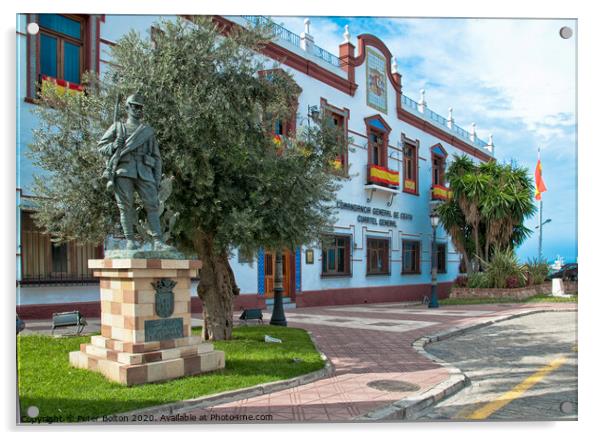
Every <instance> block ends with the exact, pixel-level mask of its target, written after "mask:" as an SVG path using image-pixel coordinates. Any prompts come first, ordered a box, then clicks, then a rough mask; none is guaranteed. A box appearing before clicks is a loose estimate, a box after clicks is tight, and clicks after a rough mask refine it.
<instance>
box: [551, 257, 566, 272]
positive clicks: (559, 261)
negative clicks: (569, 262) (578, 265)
mask: <svg viewBox="0 0 602 440" xmlns="http://www.w3.org/2000/svg"><path fill="white" fill-rule="evenodd" d="M562 266H564V258H562V257H561V256H560V255H557V256H556V260H555V261H554V264H550V270H552V271H557V270H560V269H562Z"/></svg>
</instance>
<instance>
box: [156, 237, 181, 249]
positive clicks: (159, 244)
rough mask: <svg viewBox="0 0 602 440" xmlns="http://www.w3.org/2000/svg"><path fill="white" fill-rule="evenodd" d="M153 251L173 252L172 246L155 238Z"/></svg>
mask: <svg viewBox="0 0 602 440" xmlns="http://www.w3.org/2000/svg"><path fill="white" fill-rule="evenodd" d="M153 250H155V251H175V250H176V249H175V248H174V247H173V246H170V245H168V244H166V243H165V242H164V241H163V240H160V239H158V238H155V239H154V240H153Z"/></svg>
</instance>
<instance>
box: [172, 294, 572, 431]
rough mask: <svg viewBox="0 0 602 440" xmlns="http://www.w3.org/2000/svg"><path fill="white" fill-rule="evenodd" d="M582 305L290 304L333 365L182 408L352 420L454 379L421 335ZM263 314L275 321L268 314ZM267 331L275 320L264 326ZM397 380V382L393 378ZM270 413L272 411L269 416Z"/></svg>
mask: <svg viewBox="0 0 602 440" xmlns="http://www.w3.org/2000/svg"><path fill="white" fill-rule="evenodd" d="M546 309H567V310H572V309H576V304H572V303H556V304H552V303H548V304H499V305H497V304H496V305H475V306H444V307H441V308H439V309H428V308H426V307H425V306H418V307H403V305H402V304H393V303H388V304H372V305H356V306H336V307H335V306H332V307H315V308H303V309H295V310H288V311H287V313H286V314H287V320H288V325H289V327H300V328H304V329H306V330H308V331H310V332H312V334H313V336H314V339H315V340H316V343H317V344H318V346H319V348H320V350H321V351H322V352H323V353H324V354H326V356H328V357H329V358H330V360H331V362H332V364H333V365H334V367H335V372H334V374H333V375H332V376H330V377H327V378H324V379H321V380H318V381H316V382H313V383H310V384H307V385H303V386H299V387H295V388H291V389H287V390H283V391H278V392H274V393H271V394H266V395H262V396H258V397H253V398H249V399H243V400H238V401H234V402H230V403H226V404H221V405H216V406H213V407H208V408H204V409H194V410H189V411H186V410H182V411H180V412H179V413H180V414H191V415H192V414H194V415H196V416H198V417H206V420H213V421H216V420H218V419H219V420H224V421H230V422H232V421H236V418H238V420H243V419H242V418H240V416H245V417H246V418H247V420H253V419H255V420H257V421H262V422H265V421H266V418H265V415H269V417H271V420H272V421H274V422H315V421H350V420H352V419H354V418H357V417H359V416H362V415H365V414H367V413H369V412H371V411H374V410H375V409H377V408H380V407H383V406H386V405H389V404H392V403H393V402H395V401H397V400H400V399H402V398H406V397H411V396H415V395H417V394H422V393H423V392H425V391H427V390H429V389H431V388H433V387H434V386H436V385H437V384H440V383H441V382H443V381H445V380H446V379H448V377H449V374H448V371H447V369H446V368H443V367H441V366H439V365H438V364H436V363H434V362H433V361H431V360H430V359H427V358H425V357H423V356H422V355H420V354H418V353H417V352H416V351H415V349H414V348H413V347H412V342H414V341H415V340H416V339H418V338H420V337H422V336H425V335H432V334H435V333H441V332H443V331H445V330H446V329H450V328H452V327H464V326H468V325H471V324H478V323H479V322H483V321H489V320H491V319H492V317H495V318H501V317H504V316H511V315H514V314H517V313H523V312H525V311H528V310H546ZM266 318H267V319H266V320H265V322H269V317H266ZM266 333H267V334H269V327H266ZM374 381H403V382H404V383H405V384H403V383H402V384H399V383H397V384H398V385H408V386H411V387H413V388H414V389H413V390H412V391H386V389H387V388H383V387H382V386H379V387H375V386H374V385H375V384H373V383H372V382H374ZM393 384H394V383H393ZM267 420H269V419H267Z"/></svg>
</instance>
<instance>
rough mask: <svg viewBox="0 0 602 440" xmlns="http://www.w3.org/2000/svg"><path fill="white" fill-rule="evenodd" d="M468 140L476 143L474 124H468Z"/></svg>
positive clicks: (475, 127) (475, 125)
mask: <svg viewBox="0 0 602 440" xmlns="http://www.w3.org/2000/svg"><path fill="white" fill-rule="evenodd" d="M470 140H471V141H472V142H476V140H477V124H475V123H474V122H473V123H472V124H470Z"/></svg>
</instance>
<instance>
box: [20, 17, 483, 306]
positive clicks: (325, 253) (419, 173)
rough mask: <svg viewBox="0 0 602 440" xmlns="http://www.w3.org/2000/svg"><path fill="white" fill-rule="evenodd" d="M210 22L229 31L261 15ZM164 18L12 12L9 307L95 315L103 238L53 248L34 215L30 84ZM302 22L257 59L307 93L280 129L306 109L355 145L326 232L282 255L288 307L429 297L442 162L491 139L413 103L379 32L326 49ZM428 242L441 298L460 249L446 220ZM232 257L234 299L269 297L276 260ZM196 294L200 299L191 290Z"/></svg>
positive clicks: (292, 126) (69, 79) (247, 301)
mask: <svg viewBox="0 0 602 440" xmlns="http://www.w3.org/2000/svg"><path fill="white" fill-rule="evenodd" d="M213 18H214V20H215V21H216V22H219V23H222V24H226V25H228V26H231V25H238V26H248V25H249V24H252V23H255V22H257V21H265V20H267V18H265V17H257V16H252V17H250V16H236V17H230V16H228V17H222V16H215V17H213ZM159 19H173V17H158V16H123V15H115V16H113V15H57V14H52V15H47V16H46V15H37V14H21V15H18V16H17V81H18V84H17V103H16V105H17V145H16V146H17V182H16V191H17V210H16V214H17V229H18V230H17V274H16V279H17V305H18V306H19V307H20V310H22V313H24V314H25V315H26V316H27V315H30V316H42V315H44V314H45V315H48V314H49V313H50V311H51V310H52V311H57V310H66V309H71V308H73V306H74V305H75V304H77V305H78V307H80V309H81V308H86V307H88V309H86V310H89V311H90V313H94V312H93V311H94V310H96V307H98V301H99V292H98V285H97V284H96V283H95V281H94V279H93V277H92V274H91V273H90V272H89V271H88V270H87V266H86V261H87V259H88V258H100V257H102V246H96V247H95V246H79V245H78V244H77V243H68V244H65V245H63V246H61V247H56V246H53V245H52V244H51V243H50V237H47V236H45V235H44V234H43V233H42V232H41V231H40V230H39V229H38V228H37V227H36V226H35V224H34V223H33V221H32V218H31V213H32V212H33V211H34V210H35V197H36V194H35V193H34V191H33V188H32V180H33V176H34V175H39V174H41V173H42V171H41V170H39V169H36V168H35V167H34V166H33V165H32V164H31V162H30V161H29V159H28V158H27V156H26V154H25V153H26V150H27V148H28V147H27V145H28V143H29V142H30V141H31V136H32V134H31V133H32V130H33V129H34V128H35V127H36V125H37V122H36V119H35V117H34V115H33V114H32V113H31V110H32V108H33V106H34V105H35V104H33V100H32V98H33V97H34V96H35V93H36V87H38V84H39V83H40V82H41V81H56V82H57V83H59V84H62V85H63V86H64V87H68V88H72V89H77V88H78V87H79V84H78V81H79V78H81V74H83V72H84V71H88V70H89V71H94V72H97V73H98V74H100V75H102V74H103V72H104V71H105V70H106V68H107V66H108V65H109V63H110V62H111V59H110V47H111V46H112V45H115V44H116V43H117V41H118V39H119V38H120V37H121V36H122V35H124V34H125V33H127V32H129V31H130V30H132V29H134V30H136V31H138V32H140V33H141V34H142V35H148V36H150V34H151V27H152V25H153V23H155V22H156V21H158V20H159ZM30 23H37V24H38V26H37V28H38V31H37V32H36V33H31V32H29V31H30V30H31V29H28V25H29V24H30ZM310 26H311V23H310V22H309V21H308V20H306V22H305V29H304V30H303V32H301V33H299V34H297V33H294V32H292V31H290V30H288V29H285V28H283V27H277V28H276V29H277V39H276V40H275V41H274V42H273V43H272V44H270V45H269V46H268V47H266V49H265V50H264V51H263V52H262V53H260V54H258V57H262V58H264V59H265V61H266V64H273V61H277V62H279V63H280V65H279V67H278V68H280V69H282V70H285V71H287V72H289V73H290V74H291V75H292V76H293V78H294V79H295V81H296V82H297V84H298V85H299V87H300V88H301V90H302V92H301V94H300V96H299V99H298V110H297V118H296V119H295V120H292V121H286V122H285V123H283V124H281V126H280V127H279V128H277V129H276V131H280V133H277V134H282V135H292V134H293V133H294V131H295V130H296V128H297V127H300V126H301V125H303V124H306V123H309V120H310V115H311V112H312V111H317V110H320V109H322V110H324V111H326V112H327V113H328V115H329V116H330V117H331V118H332V120H333V123H334V124H336V125H337V126H338V127H340V129H341V130H343V131H344V132H345V133H346V135H347V136H348V138H349V139H350V141H349V145H348V148H347V149H346V150H345V151H342V152H341V155H340V156H339V159H338V161H337V163H336V167H337V168H338V171H337V172H340V173H341V174H343V175H344V176H345V179H344V181H343V186H342V188H341V189H340V190H339V192H338V194H337V208H338V215H337V220H336V222H335V224H334V225H333V232H332V233H331V234H328V235H325V236H323V237H317V241H316V243H317V244H316V245H313V246H310V247H306V246H304V247H300V248H297V249H290V250H288V251H287V252H286V253H285V268H284V275H285V297H286V302H288V303H291V304H295V305H296V306H298V307H305V306H312V305H324V304H349V303H367V302H383V301H402V300H416V299H422V298H423V297H424V296H426V295H429V293H430V277H431V275H430V271H431V243H432V239H433V234H432V227H431V223H430V220H429V215H430V206H431V204H432V203H433V201H434V200H441V199H445V198H446V197H447V195H448V192H447V189H446V187H445V168H446V164H448V163H449V162H450V160H451V159H452V157H453V155H454V154H468V155H469V156H470V157H472V158H473V159H474V160H475V161H487V160H491V159H492V158H493V144H492V141H491V138H490V141H489V142H488V143H486V142H484V141H482V140H481V139H479V138H478V137H477V136H476V134H475V133H474V129H473V130H472V131H471V132H469V131H466V130H464V129H462V128H461V127H458V126H457V125H456V124H455V123H454V121H453V118H452V117H451V112H450V115H449V116H448V117H447V118H445V117H442V116H440V115H439V114H437V113H435V112H433V111H432V110H431V109H430V108H429V107H428V105H427V103H426V101H425V97H424V94H422V95H421V98H420V100H419V101H414V100H412V99H410V98H409V97H407V96H406V95H405V94H404V93H403V88H402V83H401V72H398V71H397V67H396V63H395V59H394V55H393V54H391V52H390V51H389V49H388V48H387V47H386V45H385V44H384V43H383V42H382V41H381V40H380V39H379V38H378V37H377V36H374V35H370V34H362V35H358V36H357V37H354V38H352V37H351V35H349V33H348V32H347V31H346V32H345V34H344V35H343V36H342V40H343V43H341V45H340V46H339V48H338V54H333V53H331V52H328V51H326V50H324V49H323V48H321V47H320V46H319V45H318V43H319V42H316V41H314V38H313V36H312V35H311V28H310ZM33 27H34V28H35V26H33ZM29 28H32V26H29ZM34 30H35V29H34ZM473 128H474V127H473ZM436 242H437V261H438V265H439V275H438V283H439V285H440V286H441V291H442V293H443V294H444V295H445V292H447V291H448V289H449V287H450V286H451V284H452V283H453V281H454V280H455V278H456V277H457V276H458V273H459V271H460V263H461V262H460V256H459V254H458V253H457V252H456V250H455V249H454V247H453V245H452V243H451V241H450V239H449V237H448V236H447V235H446V233H445V231H444V230H443V229H442V228H441V227H439V228H438V229H437V234H436ZM231 264H232V268H233V270H234V273H235V276H236V281H237V284H238V285H239V287H240V289H241V295H240V296H239V297H237V306H241V307H242V306H258V307H263V306H265V305H266V304H268V305H269V303H270V301H271V298H272V296H273V281H274V280H273V278H274V272H275V270H274V269H275V258H274V254H273V253H272V252H271V251H270V250H269V249H263V250H260V251H259V252H258V254H257V255H255V256H254V257H253V258H251V259H249V258H245V257H243V256H242V255H239V254H238V252H237V251H236V250H234V251H233V256H232V259H231ZM191 295H193V296H196V293H195V292H194V287H193V290H191ZM197 306H198V304H197ZM194 307H195V306H194V302H193V308H194Z"/></svg>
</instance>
